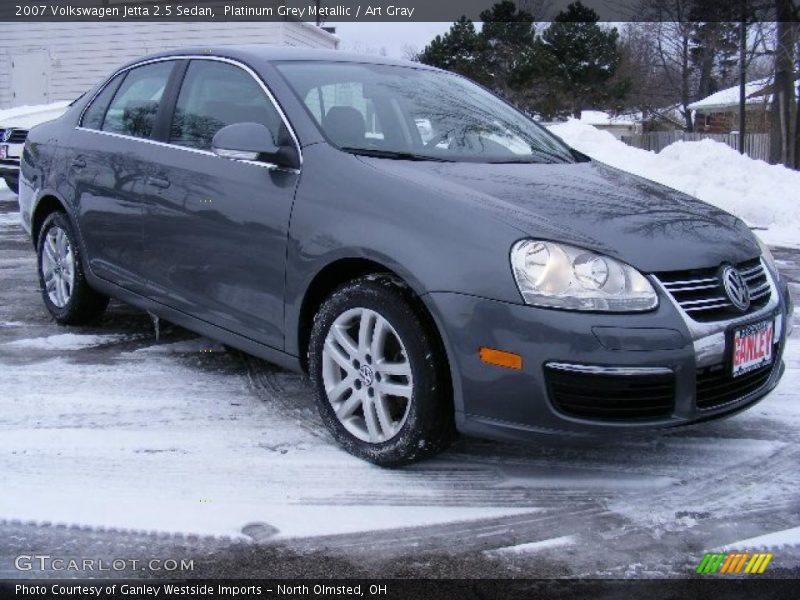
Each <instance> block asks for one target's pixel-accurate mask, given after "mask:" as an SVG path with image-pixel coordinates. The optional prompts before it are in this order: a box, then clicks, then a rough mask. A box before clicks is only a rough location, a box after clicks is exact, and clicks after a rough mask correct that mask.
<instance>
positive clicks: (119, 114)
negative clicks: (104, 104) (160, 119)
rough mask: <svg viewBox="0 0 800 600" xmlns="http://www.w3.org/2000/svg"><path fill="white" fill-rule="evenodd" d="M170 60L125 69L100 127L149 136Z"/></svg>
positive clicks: (167, 76) (169, 71) (166, 79)
mask: <svg viewBox="0 0 800 600" xmlns="http://www.w3.org/2000/svg"><path fill="white" fill-rule="evenodd" d="M173 64H174V63H173V62H172V61H167V62H158V63H153V64H151V65H145V66H143V67H136V68H135V69H131V70H130V71H128V74H127V75H126V76H125V80H124V81H123V82H122V85H120V86H119V90H117V93H116V94H115V96H114V99H113V100H112V101H111V105H110V106H109V107H108V111H107V112H106V116H105V119H104V120H103V125H102V129H103V131H109V132H111V133H120V134H123V135H130V136H133V137H141V138H149V137H150V135H151V134H152V133H153V126H154V125H155V121H156V115H157V114H158V107H159V106H160V104H161V97H162V96H163V95H164V89H165V88H166V87H167V81H168V80H169V76H170V73H171V72H172V66H173Z"/></svg>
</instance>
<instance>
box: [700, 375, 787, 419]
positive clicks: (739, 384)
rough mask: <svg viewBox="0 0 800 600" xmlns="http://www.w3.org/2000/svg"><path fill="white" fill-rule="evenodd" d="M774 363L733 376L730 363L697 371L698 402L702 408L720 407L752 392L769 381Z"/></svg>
mask: <svg viewBox="0 0 800 600" xmlns="http://www.w3.org/2000/svg"><path fill="white" fill-rule="evenodd" d="M772 368H773V365H767V366H765V367H760V368H758V369H755V370H753V371H750V372H749V373H745V374H744V375H740V376H739V377H733V375H732V374H731V369H730V366H729V365H714V366H713V367H705V368H704V369H699V370H698V371H697V388H696V400H695V402H696V404H697V408H699V409H701V410H709V409H712V408H719V407H720V406H724V405H725V404H729V403H731V402H735V401H737V400H739V399H741V398H744V397H745V396H747V395H748V394H752V393H753V392H755V391H757V390H758V389H760V388H761V387H763V386H764V384H765V383H767V379H769V376H770V374H771V373H772Z"/></svg>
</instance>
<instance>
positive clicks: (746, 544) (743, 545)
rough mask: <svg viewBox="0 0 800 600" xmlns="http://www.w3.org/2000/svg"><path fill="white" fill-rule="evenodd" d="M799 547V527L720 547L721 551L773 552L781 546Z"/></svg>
mask: <svg viewBox="0 0 800 600" xmlns="http://www.w3.org/2000/svg"><path fill="white" fill-rule="evenodd" d="M798 545H800V527H792V528H791V529H784V530H782V531H775V532H773V533H767V534H764V535H759V536H756V537H752V538H748V539H746V540H740V541H738V542H734V543H732V544H727V545H725V546H722V547H721V548H720V550H722V551H735V550H775V549H776V548H781V547H782V546H798Z"/></svg>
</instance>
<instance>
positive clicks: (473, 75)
mask: <svg viewBox="0 0 800 600" xmlns="http://www.w3.org/2000/svg"><path fill="white" fill-rule="evenodd" d="M483 55H484V51H483V48H482V40H481V38H480V36H479V35H478V32H477V31H476V30H475V25H474V24H473V22H472V21H470V20H469V19H467V18H466V17H461V18H460V19H459V20H458V21H456V22H455V23H453V25H452V26H451V27H450V30H449V31H448V32H447V33H445V34H444V35H437V36H436V37H435V38H434V39H433V40H432V41H431V42H430V43H429V44H428V45H427V46H425V49H424V50H423V51H422V52H420V53H419V55H418V56H417V60H418V61H419V62H421V63H424V64H426V65H431V66H432V67H438V68H440V69H446V70H448V71H453V72H454V73H460V74H461V75H464V76H466V77H469V78H470V79H474V80H475V81H479V82H481V83H483V84H488V83H489V74H488V70H487V68H486V64H485V63H484V62H483V60H482V57H483Z"/></svg>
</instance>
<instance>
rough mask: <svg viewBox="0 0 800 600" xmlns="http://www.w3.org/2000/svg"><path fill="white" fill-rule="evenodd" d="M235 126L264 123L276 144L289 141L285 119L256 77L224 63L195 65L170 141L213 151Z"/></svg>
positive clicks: (185, 84) (183, 89) (180, 98)
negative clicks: (227, 129)
mask: <svg viewBox="0 0 800 600" xmlns="http://www.w3.org/2000/svg"><path fill="white" fill-rule="evenodd" d="M234 123H261V124H262V125H264V126H265V127H266V128H267V129H269V131H270V133H272V139H273V141H274V142H275V143H276V144H280V143H283V142H284V141H285V135H286V132H285V129H284V127H283V122H282V120H281V117H280V115H279V114H278V111H277V110H276V109H275V107H274V106H273V104H272V102H271V101H270V99H269V98H268V97H267V95H266V94H265V93H264V90H263V89H262V88H261V86H260V85H259V84H258V82H257V81H256V80H255V79H254V78H253V76H252V75H250V74H249V73H248V72H246V71H245V70H243V69H240V68H239V67H237V66H234V65H230V64H227V63H223V62H218V61H211V60H194V61H192V62H191V63H190V64H189V69H188V70H187V71H186V76H185V78H184V80H183V85H182V87H181V91H180V94H179V96H178V103H177V105H176V107H175V115H174V116H173V120H172V127H171V130H170V140H169V141H170V142H171V143H173V144H177V145H179V146H187V147H189V148H197V149H201V150H209V149H210V148H211V140H212V139H213V138H214V134H215V133H217V131H219V130H220V129H222V128H223V127H225V126H226V125H232V124H234Z"/></svg>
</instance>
